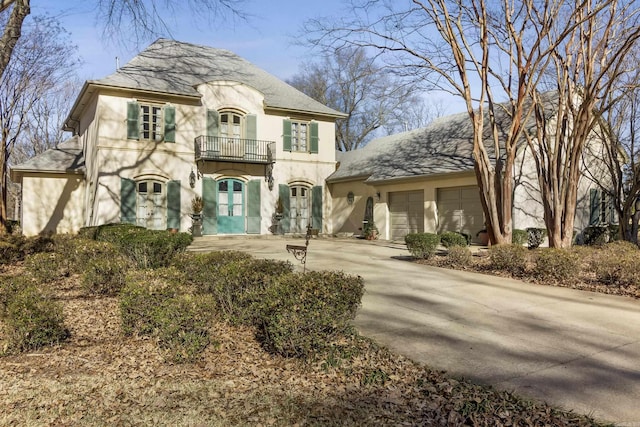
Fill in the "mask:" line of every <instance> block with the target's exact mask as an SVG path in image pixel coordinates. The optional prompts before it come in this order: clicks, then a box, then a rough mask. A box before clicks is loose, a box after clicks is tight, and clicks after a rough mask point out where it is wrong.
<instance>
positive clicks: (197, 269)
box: [171, 251, 253, 290]
mask: <svg viewBox="0 0 640 427" xmlns="http://www.w3.org/2000/svg"><path fill="white" fill-rule="evenodd" d="M250 259H253V257H252V256H251V255H249V254H248V253H246V252H240V251H216V252H206V253H193V252H184V253H179V254H177V255H176V256H174V257H173V259H172V260H171V266H173V267H175V268H176V269H178V270H180V271H182V272H184V273H185V276H186V278H187V280H188V281H189V283H190V284H192V285H194V286H196V287H197V288H200V289H204V290H206V289H209V288H210V286H211V282H212V280H213V276H215V274H217V271H218V270H219V269H220V268H222V267H223V266H225V265H227V264H229V263H233V262H237V261H243V260H250Z"/></svg>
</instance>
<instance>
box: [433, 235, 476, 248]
mask: <svg viewBox="0 0 640 427" xmlns="http://www.w3.org/2000/svg"><path fill="white" fill-rule="evenodd" d="M440 243H442V246H444V247H445V248H451V247H453V246H467V245H468V244H469V243H468V241H467V238H466V237H465V236H464V235H463V234H461V233H458V232H455V231H445V232H444V233H441V234H440Z"/></svg>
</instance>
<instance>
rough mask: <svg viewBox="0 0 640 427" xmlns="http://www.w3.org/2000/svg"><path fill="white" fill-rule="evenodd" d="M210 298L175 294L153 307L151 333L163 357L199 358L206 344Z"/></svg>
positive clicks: (207, 343)
mask: <svg viewBox="0 0 640 427" xmlns="http://www.w3.org/2000/svg"><path fill="white" fill-rule="evenodd" d="M212 305H213V303H212V301H211V298H210V297H208V298H207V297H203V296H202V295H199V296H197V297H195V296H194V295H190V294H186V295H176V296H174V297H172V298H169V299H167V300H165V301H163V302H162V304H161V305H160V306H159V307H157V308H156V309H155V310H154V313H153V316H154V318H153V323H154V326H155V330H154V335H155V337H156V338H157V339H158V345H159V346H160V349H162V350H163V352H164V356H165V358H166V359H167V360H170V361H172V362H176V363H183V362H192V361H195V360H197V359H199V358H200V357H201V355H202V352H203V351H204V349H205V348H206V347H207V346H208V345H209V344H210V342H211V340H210V336H209V325H210V322H211V311H212Z"/></svg>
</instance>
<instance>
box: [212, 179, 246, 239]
mask: <svg viewBox="0 0 640 427" xmlns="http://www.w3.org/2000/svg"><path fill="white" fill-rule="evenodd" d="M217 185H218V233H220V234H241V233H244V232H245V215H244V210H245V208H244V205H245V202H244V183H243V182H242V181H238V180H237V179H223V180H221V181H218V184H217Z"/></svg>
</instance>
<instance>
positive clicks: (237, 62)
mask: <svg viewBox="0 0 640 427" xmlns="http://www.w3.org/2000/svg"><path fill="white" fill-rule="evenodd" d="M216 80H231V81H237V82H240V83H244V84H246V85H249V86H251V87H253V88H255V89H257V90H259V91H260V92H262V93H263V94H264V97H265V104H266V105H265V106H266V107H272V108H278V109H285V110H291V111H303V112H309V113H317V114H322V115H328V116H333V117H344V116H345V114H343V113H341V112H339V111H336V110H334V109H332V108H329V107H327V106H325V105H323V104H321V103H319V102H317V101H315V100H314V99H312V98H310V97H308V96H307V95H305V94H303V93H302V92H300V91H298V90H297V89H295V88H293V87H292V86H290V85H288V84H287V83H285V82H283V81H282V80H280V79H279V78H277V77H275V76H273V75H271V74H269V73H268V72H266V71H264V70H262V69H261V68H259V67H257V66H255V65H253V64H252V63H250V62H249V61H246V60H245V59H243V58H241V57H239V56H238V55H236V54H234V53H232V52H229V51H228V50H223V49H216V48H212V47H207V46H199V45H195V44H190V43H183V42H179V41H175V40H168V39H158V40H156V41H155V42H154V43H152V44H151V45H150V46H149V47H147V48H146V49H145V50H144V51H142V52H140V53H139V54H138V55H137V56H136V57H134V58H133V59H132V60H131V61H129V62H128V63H127V64H126V65H124V66H123V67H121V68H120V69H119V70H118V71H117V72H115V73H113V74H111V75H109V76H107V77H105V78H103V79H100V80H96V81H92V82H89V83H96V84H101V85H108V86H117V87H124V88H131V89H141V90H148V91H155V92H163V93H171V94H178V95H187V96H200V93H198V91H197V90H196V86H197V85H199V84H202V83H206V82H211V81H216Z"/></svg>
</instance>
